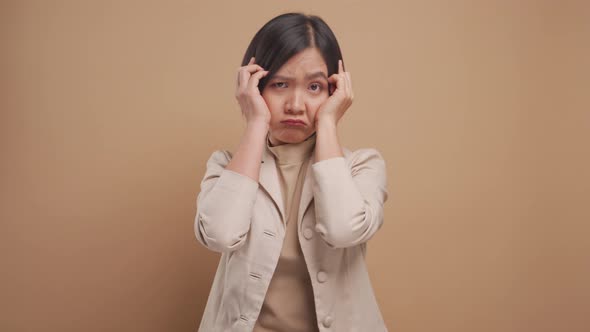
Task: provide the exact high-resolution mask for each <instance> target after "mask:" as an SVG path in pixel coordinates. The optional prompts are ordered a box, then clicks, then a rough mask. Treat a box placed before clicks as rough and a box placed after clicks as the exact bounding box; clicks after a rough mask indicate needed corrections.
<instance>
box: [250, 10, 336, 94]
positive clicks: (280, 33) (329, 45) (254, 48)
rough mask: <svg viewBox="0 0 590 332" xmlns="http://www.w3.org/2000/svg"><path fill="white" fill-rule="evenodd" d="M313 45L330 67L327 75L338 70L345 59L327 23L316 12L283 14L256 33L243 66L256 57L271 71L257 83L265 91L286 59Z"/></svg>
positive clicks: (257, 62)
mask: <svg viewBox="0 0 590 332" xmlns="http://www.w3.org/2000/svg"><path fill="white" fill-rule="evenodd" d="M310 47H312V48H317V49H318V50H319V52H320V54H321V55H322V57H323V59H324V61H325V62H326V66H327V67H328V77H330V76H331V75H332V74H335V73H338V60H340V59H342V53H341V52H340V46H339V45H338V41H337V40H336V36H335V35H334V32H332V29H330V27H329V26H328V24H326V22H324V20H323V19H321V18H320V17H319V16H315V15H306V14H303V13H285V14H281V15H279V16H276V17H275V18H273V19H271V20H270V21H268V22H267V23H266V24H265V25H264V26H262V28H260V30H258V32H257V33H256V35H254V38H252V41H251V42H250V45H248V48H247V50H246V53H245V54H244V58H243V59H242V66H245V65H247V64H248V62H249V61H250V59H251V58H252V57H255V58H256V64H258V65H260V66H261V67H262V68H264V70H268V71H269V73H268V75H266V76H265V77H263V78H262V79H261V80H260V82H259V84H258V89H259V90H260V92H261V93H262V90H264V87H265V86H266V84H267V82H268V80H269V79H270V78H272V76H273V75H274V74H275V73H276V72H277V71H278V70H279V68H281V66H283V64H285V62H287V61H288V60H289V59H290V58H291V57H292V56H294V55H295V54H297V53H299V52H301V51H303V50H305V49H307V48H310ZM342 66H344V60H342Z"/></svg>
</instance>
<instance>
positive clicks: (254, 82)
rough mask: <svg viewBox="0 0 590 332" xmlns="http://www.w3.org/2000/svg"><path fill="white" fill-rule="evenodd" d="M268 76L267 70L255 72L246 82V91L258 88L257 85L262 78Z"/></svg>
mask: <svg viewBox="0 0 590 332" xmlns="http://www.w3.org/2000/svg"><path fill="white" fill-rule="evenodd" d="M266 75H268V71H267V70H261V71H259V72H256V73H255V74H253V75H252V76H251V77H250V80H249V81H248V89H249V90H250V89H252V90H253V89H257V88H258V83H259V82H260V80H261V79H262V78H263V77H264V76H266Z"/></svg>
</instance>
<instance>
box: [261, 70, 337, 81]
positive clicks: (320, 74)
mask: <svg viewBox="0 0 590 332" xmlns="http://www.w3.org/2000/svg"><path fill="white" fill-rule="evenodd" d="M317 77H321V78H323V79H325V80H326V81H327V80H328V76H326V74H325V73H324V72H323V71H317V72H315V73H310V74H307V75H305V79H307V80H310V79H312V78H317ZM272 78H273V79H279V80H285V81H293V80H295V78H293V77H291V76H283V75H274V76H273V77H272Z"/></svg>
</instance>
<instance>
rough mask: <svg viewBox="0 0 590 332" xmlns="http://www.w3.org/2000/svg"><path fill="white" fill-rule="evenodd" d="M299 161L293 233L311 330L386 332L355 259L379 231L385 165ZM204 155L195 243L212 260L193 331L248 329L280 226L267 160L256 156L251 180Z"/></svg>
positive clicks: (367, 159) (219, 155)
mask: <svg viewBox="0 0 590 332" xmlns="http://www.w3.org/2000/svg"><path fill="white" fill-rule="evenodd" d="M343 153H344V157H336V158H331V159H326V160H322V161H320V162H317V163H316V162H315V158H314V154H313V153H312V160H311V162H310V163H309V164H308V168H307V173H306V177H305V180H304V184H303V189H302V193H301V202H300V206H299V217H298V219H297V230H298V235H299V241H300V243H301V249H302V252H303V255H304V258H305V261H306V264H307V268H308V271H309V274H310V277H311V282H312V288H313V291H314V299H315V307H316V313H317V319H318V328H319V330H320V331H337V332H345V331H351V332H352V331H358V332H367V331H370V332H380V331H387V328H386V326H385V323H384V321H383V317H382V315H381V312H380V310H379V306H378V304H377V301H376V299H375V296H374V293H373V289H372V286H371V282H370V279H369V274H368V272H367V267H366V264H365V255H366V252H367V249H366V243H367V241H368V240H369V239H370V238H371V237H372V236H373V235H374V234H375V232H377V230H379V228H380V227H381V225H382V224H383V204H384V203H385V201H386V200H387V196H388V193H387V188H386V187H387V184H386V181H387V180H386V167H385V161H384V159H383V158H382V156H381V154H380V153H379V152H378V151H377V150H376V149H372V148H368V149H359V150H356V151H354V152H351V151H350V150H348V149H346V148H343ZM231 158H232V154H231V153H230V152H229V151H227V150H217V151H215V152H213V154H212V155H211V157H210V158H209V160H208V161H207V170H206V173H205V176H204V178H203V180H202V182H201V190H200V192H199V194H198V196H197V211H196V217H195V223H194V231H195V236H196V238H197V240H198V241H199V242H200V243H201V244H202V245H204V246H205V247H207V248H208V249H210V250H213V251H216V252H220V253H221V258H220V261H219V265H218V268H217V272H216V274H215V278H214V280H213V285H212V287H211V292H210V294H209V298H208V301H207V305H206V307H205V311H204V314H203V317H202V320H201V324H200V327H199V331H201V332H217V331H232V332H233V331H248V332H250V331H252V330H253V328H254V323H255V322H256V319H257V317H258V314H259V312H260V308H261V307H262V303H263V301H264V297H265V294H266V290H267V288H268V285H269V283H270V280H271V278H272V276H273V271H274V269H275V267H276V265H277V262H278V259H279V255H280V253H281V247H282V243H283V238H284V236H285V226H284V223H283V220H284V219H283V218H284V217H285V215H284V213H285V212H284V207H283V199H282V197H281V195H282V193H281V188H280V182H279V177H278V172H277V168H276V166H275V160H274V157H273V156H272V153H271V152H270V151H268V148H265V149H264V152H263V157H262V164H261V169H260V177H259V182H256V181H254V180H253V179H252V178H250V177H248V176H245V175H242V174H239V173H237V172H233V171H231V170H226V169H225V167H226V166H227V164H228V163H229V161H230V160H231Z"/></svg>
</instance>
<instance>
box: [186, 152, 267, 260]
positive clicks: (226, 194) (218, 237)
mask: <svg viewBox="0 0 590 332" xmlns="http://www.w3.org/2000/svg"><path fill="white" fill-rule="evenodd" d="M230 160H231V154H230V153H229V152H226V151H222V150H217V151H215V152H213V154H212V155H211V157H210V158H209V160H208V161H207V170H206V172H205V176H204V177H203V180H202V181H201V190H200V192H199V194H198V195H197V213H196V216H195V222H194V232H195V236H196V238H197V240H198V241H199V242H200V243H201V244H203V245H204V246H205V247H207V248H208V249H210V250H212V251H216V252H228V251H233V250H237V249H239V248H240V247H241V246H242V245H244V243H245V241H246V238H247V234H248V231H249V230H250V223H251V219H252V210H253V208H254V202H255V200H256V192H257V190H258V182H256V181H254V180H253V179H252V178H250V177H248V176H246V175H243V174H240V173H237V172H234V171H231V170H226V169H225V167H226V166H227V164H228V163H229V161H230Z"/></svg>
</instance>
